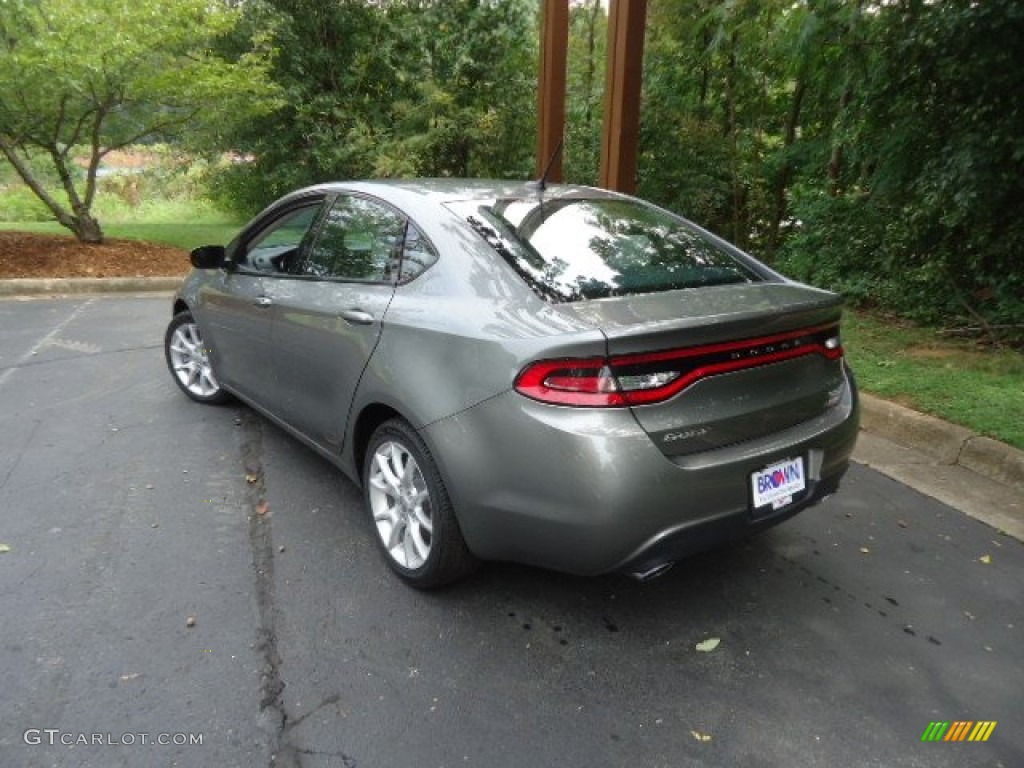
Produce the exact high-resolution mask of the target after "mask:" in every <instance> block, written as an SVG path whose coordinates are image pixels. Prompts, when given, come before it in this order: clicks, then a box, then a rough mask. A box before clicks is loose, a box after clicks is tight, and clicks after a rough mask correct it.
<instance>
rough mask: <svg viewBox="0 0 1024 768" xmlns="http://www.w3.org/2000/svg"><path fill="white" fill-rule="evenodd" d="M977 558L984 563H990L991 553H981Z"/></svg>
mask: <svg viewBox="0 0 1024 768" xmlns="http://www.w3.org/2000/svg"><path fill="white" fill-rule="evenodd" d="M978 560H979V561H980V562H982V563H984V564H985V565H992V555H982V556H981V557H979V558H978Z"/></svg>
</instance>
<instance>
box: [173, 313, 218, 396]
mask: <svg viewBox="0 0 1024 768" xmlns="http://www.w3.org/2000/svg"><path fill="white" fill-rule="evenodd" d="M208 353H209V350H208V349H207V348H206V346H205V345H204V344H203V336H202V334H201V333H200V332H199V326H198V325H197V324H196V321H195V320H193V319H192V315H191V314H190V313H189V312H179V313H178V314H177V315H175V316H174V319H173V320H171V323H170V325H168V326H167V333H166V334H165V335H164V356H165V358H166V359H167V368H168V369H169V370H170V372H171V376H173V377H174V381H175V383H176V384H177V385H178V386H179V387H181V390H182V391H183V392H184V393H185V394H186V395H188V396H189V397H191V398H192V399H193V400H195V401H196V402H199V403H223V402H224V401H225V400H227V399H228V394H227V392H225V391H224V390H223V389H221V388H220V384H218V383H217V377H216V376H214V375H213V366H212V365H211V364H210V356H209V354H208Z"/></svg>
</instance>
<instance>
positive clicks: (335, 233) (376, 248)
mask: <svg viewBox="0 0 1024 768" xmlns="http://www.w3.org/2000/svg"><path fill="white" fill-rule="evenodd" d="M404 234H405V219H404V218H403V217H402V216H401V215H399V214H398V213H396V212H395V211H394V210H392V209H391V208H389V207H387V206H386V205H383V204H381V203H377V202H374V201H373V200H367V199H365V198H362V197H350V196H345V195H343V196H341V197H339V198H338V199H337V200H335V201H334V205H332V206H331V209H330V211H328V212H327V216H326V219H325V221H324V225H323V227H322V228H321V230H320V234H319V235H318V236H317V238H316V242H315V243H313V246H312V247H311V248H310V249H309V250H308V251H306V252H305V254H303V258H302V262H301V264H300V265H299V270H298V273H299V274H301V275H306V276H310V277H320V278H340V279H343V280H365V281H373V282H391V281H392V280H393V279H394V271H395V270H396V269H397V268H398V264H399V263H400V260H401V248H402V240H403V237H404Z"/></svg>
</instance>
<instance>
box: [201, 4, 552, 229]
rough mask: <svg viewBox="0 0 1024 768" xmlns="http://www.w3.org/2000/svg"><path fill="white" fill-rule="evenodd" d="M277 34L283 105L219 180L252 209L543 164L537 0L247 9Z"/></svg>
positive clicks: (240, 142)
mask: <svg viewBox="0 0 1024 768" xmlns="http://www.w3.org/2000/svg"><path fill="white" fill-rule="evenodd" d="M243 8H244V12H245V16H246V20H245V24H246V25H247V26H248V27H251V28H253V29H272V30H274V32H273V35H274V41H275V46H276V47H277V48H278V49H279V50H280V55H279V56H278V58H277V60H276V62H275V65H274V68H273V78H274V80H275V82H276V83H278V84H279V85H280V87H281V88H282V90H283V91H284V93H285V94H286V96H287V97H286V99H285V101H284V103H283V104H282V106H281V108H280V109H278V110H276V111H275V112H274V113H272V114H268V115H266V116H264V117H263V118H262V119H260V120H256V121H252V122H250V123H248V124H246V125H244V126H241V127H240V130H239V131H238V132H236V133H235V134H234V135H233V136H232V142H233V144H234V145H235V146H236V148H237V149H239V150H241V151H244V152H246V153H247V154H251V155H253V156H254V157H255V158H256V159H255V162H253V163H251V164H248V165H245V166H235V167H232V168H229V169H227V170H226V171H225V172H223V173H222V174H220V176H219V178H218V180H217V182H216V183H217V186H218V187H219V191H220V193H221V194H220V197H222V198H224V199H225V202H229V203H231V204H232V205H233V206H234V207H236V208H238V209H240V210H241V211H245V212H251V211H253V210H257V209H258V208H259V207H260V206H262V205H265V204H266V203H267V202H269V201H270V200H273V199H274V198H275V197H277V196H278V195H280V194H282V193H284V192H286V191H288V190H292V189H294V188H295V187H298V186H302V185H305V184H313V183H317V182H323V181H329V180H333V179H346V178H364V177H369V176H373V177H398V176H498V177H522V176H523V175H525V174H527V173H529V170H530V169H531V168H532V167H533V162H534V154H533V152H534V146H533V142H534V137H535V135H536V134H535V120H536V117H535V113H536V84H537V29H536V23H537V20H536V16H537V8H538V5H537V2H536V0H374V1H373V2H371V1H370V0H248V2H246V3H245V4H244V5H243Z"/></svg>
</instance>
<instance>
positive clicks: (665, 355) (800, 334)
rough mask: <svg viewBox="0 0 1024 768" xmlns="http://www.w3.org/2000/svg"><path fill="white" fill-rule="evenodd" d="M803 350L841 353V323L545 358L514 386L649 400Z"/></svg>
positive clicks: (585, 399) (557, 395)
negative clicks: (612, 353)
mask: <svg viewBox="0 0 1024 768" xmlns="http://www.w3.org/2000/svg"><path fill="white" fill-rule="evenodd" d="M805 355H822V356H824V357H826V358H828V359H829V360H838V359H839V358H841V357H842V356H843V347H842V344H841V342H840V339H839V328H838V326H826V327H823V328H811V329H807V330H802V331H792V332H790V333H784V334H777V335H774V336H763V337H760V338H756V339H746V340H744V341H735V342H726V343H722V344H708V345H704V346H699V347H686V348H684V349H673V350H665V351H662V352H650V353H645V354H637V355H619V356H616V357H612V358H603V357H591V358H581V359H562V360H541V361H539V362H536V363H532V364H530V365H529V366H527V367H526V368H525V369H524V370H523V371H522V373H520V374H519V376H518V377H517V378H516V382H515V388H516V391H517V392H519V393H520V394H523V395H526V396H527V397H530V398H533V399H534V400H540V401H541V402H544V403H553V404H556V405H575V406H589V407H604V408H617V407H624V406H629V405H650V404H652V403H658V402H661V401H663V400H667V399H669V398H670V397H673V396H674V395H676V394H678V393H679V392H681V391H682V390H684V389H686V388H687V387H688V386H690V385H691V384H694V383H695V382H697V381H699V380H700V379H703V378H707V377H708V376H714V375H716V374H721V373H731V372H733V371H739V370H743V369H746V368H756V367H758V366H762V365H768V364H769V363H778V362H782V361H783V360H791V359H793V358H795V357H803V356H805Z"/></svg>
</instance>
